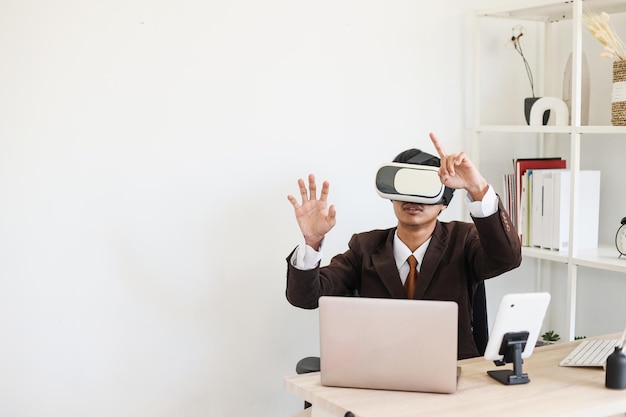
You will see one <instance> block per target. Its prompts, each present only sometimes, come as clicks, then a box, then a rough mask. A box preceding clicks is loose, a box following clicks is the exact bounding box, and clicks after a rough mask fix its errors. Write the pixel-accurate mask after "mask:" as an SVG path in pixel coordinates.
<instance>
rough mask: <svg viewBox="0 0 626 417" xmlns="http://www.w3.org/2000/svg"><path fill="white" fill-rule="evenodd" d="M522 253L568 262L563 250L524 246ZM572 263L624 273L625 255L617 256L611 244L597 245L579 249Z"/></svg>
mask: <svg viewBox="0 0 626 417" xmlns="http://www.w3.org/2000/svg"><path fill="white" fill-rule="evenodd" d="M522 255H523V256H526V257H529V258H535V259H542V260H546V261H552V262H560V263H569V262H570V258H569V255H568V253H567V252H565V251H560V252H559V251H554V250H549V249H541V248H534V247H528V246H524V247H522ZM572 263H573V264H575V265H577V266H583V267H587V268H593V269H603V270H606V271H613V272H621V273H626V257H624V256H623V257H621V258H620V257H619V253H618V252H617V250H616V249H615V247H614V246H612V245H599V247H598V248H594V249H584V250H579V251H578V255H576V256H574V257H572Z"/></svg>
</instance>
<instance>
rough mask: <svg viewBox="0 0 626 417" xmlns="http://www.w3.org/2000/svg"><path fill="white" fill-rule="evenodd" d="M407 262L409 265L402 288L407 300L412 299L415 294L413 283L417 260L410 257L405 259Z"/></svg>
mask: <svg viewBox="0 0 626 417" xmlns="http://www.w3.org/2000/svg"><path fill="white" fill-rule="evenodd" d="M407 262H408V263H409V275H408V276H407V277H406V282H405V283H404V288H405V289H406V296H407V298H408V299H412V298H413V294H414V293H415V281H417V259H415V256H413V255H411V256H409V257H408V258H407Z"/></svg>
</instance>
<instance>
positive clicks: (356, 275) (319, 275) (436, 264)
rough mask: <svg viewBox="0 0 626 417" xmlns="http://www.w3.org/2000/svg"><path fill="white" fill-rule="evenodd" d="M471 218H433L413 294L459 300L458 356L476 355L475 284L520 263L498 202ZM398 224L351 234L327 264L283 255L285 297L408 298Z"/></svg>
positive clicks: (311, 303) (310, 300) (313, 304)
mask: <svg viewBox="0 0 626 417" xmlns="http://www.w3.org/2000/svg"><path fill="white" fill-rule="evenodd" d="M473 220H474V223H473V224H472V223H466V222H449V223H442V222H437V225H436V227H435V230H434V232H433V236H432V239H431V242H430V245H429V246H428V250H427V251H426V254H425V255H424V259H423V261H422V266H421V268H420V273H419V278H418V282H417V286H416V288H415V295H414V298H415V299H424V300H450V301H455V302H456V303H457V304H458V306H459V334H458V340H459V347H458V357H459V359H464V358H469V357H474V356H478V349H477V348H476V344H475V343H474V339H473V337H472V326H471V313H472V300H473V294H474V290H475V288H476V285H477V284H478V283H479V282H480V281H482V280H485V279H487V278H492V277H495V276H497V275H500V274H502V273H504V272H506V271H509V270H511V269H514V268H516V267H518V266H519V265H520V263H521V259H522V256H521V246H520V240H519V237H518V235H517V232H516V230H515V228H514V227H513V225H512V223H511V220H510V218H509V216H508V214H507V213H506V211H505V210H504V209H503V207H502V204H500V203H499V207H498V211H497V212H496V213H494V214H493V215H491V216H489V217H485V218H474V219H473ZM395 230H396V228H391V229H386V230H372V231H369V232H364V233H359V234H355V235H353V236H352V238H351V239H350V243H349V249H348V250H347V251H346V252H344V253H343V254H340V255H337V256H335V257H334V258H332V260H331V262H330V264H329V265H327V266H323V267H317V268H315V269H312V270H308V271H302V270H299V269H297V268H295V267H294V266H293V265H292V264H291V262H290V260H291V256H292V254H293V252H292V254H290V255H289V257H288V258H287V264H288V267H287V290H286V295H287V299H288V300H289V302H290V303H291V304H293V305H294V306H297V307H302V308H308V309H313V308H317V306H318V299H319V297H320V296H322V295H352V294H354V293H357V294H358V295H360V296H362V297H374V298H406V292H405V290H404V287H403V285H402V281H401V279H400V276H399V274H398V269H397V267H396V263H395V259H394V256H393V237H394V233H395Z"/></svg>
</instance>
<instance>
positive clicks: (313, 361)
mask: <svg viewBox="0 0 626 417" xmlns="http://www.w3.org/2000/svg"><path fill="white" fill-rule="evenodd" d="M468 291H469V289H468ZM472 334H473V336H474V342H475V343H476V347H477V348H478V353H479V354H480V355H481V356H482V355H484V354H485V349H486V348H487V341H488V340H489V325H488V322H487V296H486V293H485V282H484V281H481V282H480V283H479V284H478V286H477V287H476V291H475V292H474V301H473V304H472ZM319 370H320V358H319V357H318V356H307V357H306V358H303V359H300V360H299V361H298V363H297V364H296V373H297V374H307V373H309V372H318V371H319ZM310 406H311V404H310V403H308V402H307V401H305V402H304V408H308V407H310Z"/></svg>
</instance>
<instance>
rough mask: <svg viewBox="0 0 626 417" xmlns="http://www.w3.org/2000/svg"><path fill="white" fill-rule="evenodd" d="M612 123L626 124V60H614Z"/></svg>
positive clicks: (615, 124)
mask: <svg viewBox="0 0 626 417" xmlns="http://www.w3.org/2000/svg"><path fill="white" fill-rule="evenodd" d="M611 124H612V125H613V126H626V61H623V60H621V61H613V94H612V96H611Z"/></svg>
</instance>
